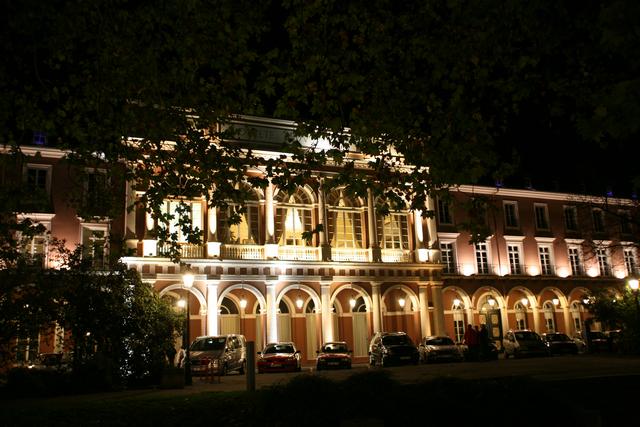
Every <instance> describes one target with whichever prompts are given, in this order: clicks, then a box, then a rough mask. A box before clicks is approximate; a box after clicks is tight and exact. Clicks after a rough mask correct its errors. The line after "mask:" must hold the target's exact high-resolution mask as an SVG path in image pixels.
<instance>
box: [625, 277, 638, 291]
mask: <svg viewBox="0 0 640 427" xmlns="http://www.w3.org/2000/svg"><path fill="white" fill-rule="evenodd" d="M627 283H628V284H629V287H630V288H631V289H633V290H634V291H637V290H638V286H639V285H640V283H639V282H638V279H629V281H628V282H627Z"/></svg>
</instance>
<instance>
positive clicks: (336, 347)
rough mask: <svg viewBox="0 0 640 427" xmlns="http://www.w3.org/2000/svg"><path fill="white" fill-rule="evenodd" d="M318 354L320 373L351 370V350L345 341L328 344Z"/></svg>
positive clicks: (317, 362) (317, 367)
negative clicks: (338, 369) (332, 370)
mask: <svg viewBox="0 0 640 427" xmlns="http://www.w3.org/2000/svg"><path fill="white" fill-rule="evenodd" d="M316 354H317V355H318V358H317V359H316V369H317V370H318V371H320V370H322V369H329V368H346V369H351V350H349V347H348V346H347V343H346V342H344V341H338V342H328V343H326V344H325V345H323V346H322V348H321V349H320V350H318V351H316Z"/></svg>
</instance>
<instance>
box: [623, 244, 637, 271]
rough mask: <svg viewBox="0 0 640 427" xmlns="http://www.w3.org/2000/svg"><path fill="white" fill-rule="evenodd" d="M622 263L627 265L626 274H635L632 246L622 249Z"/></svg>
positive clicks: (634, 254) (634, 257) (634, 258)
mask: <svg viewBox="0 0 640 427" xmlns="http://www.w3.org/2000/svg"><path fill="white" fill-rule="evenodd" d="M623 255H624V265H625V267H627V275H631V274H636V270H637V267H636V253H635V251H634V250H633V249H632V248H629V249H624V251H623Z"/></svg>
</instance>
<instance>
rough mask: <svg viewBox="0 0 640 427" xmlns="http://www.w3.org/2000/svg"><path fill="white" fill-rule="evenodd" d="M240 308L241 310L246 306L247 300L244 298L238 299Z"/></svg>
mask: <svg viewBox="0 0 640 427" xmlns="http://www.w3.org/2000/svg"><path fill="white" fill-rule="evenodd" d="M240 308H241V309H243V310H244V309H245V308H247V300H246V299H244V298H242V299H241V300H240Z"/></svg>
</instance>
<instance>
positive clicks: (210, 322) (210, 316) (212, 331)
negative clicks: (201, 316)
mask: <svg viewBox="0 0 640 427" xmlns="http://www.w3.org/2000/svg"><path fill="white" fill-rule="evenodd" d="M219 283H220V282H219V281H218V280H208V281H207V335H218V285H219Z"/></svg>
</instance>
